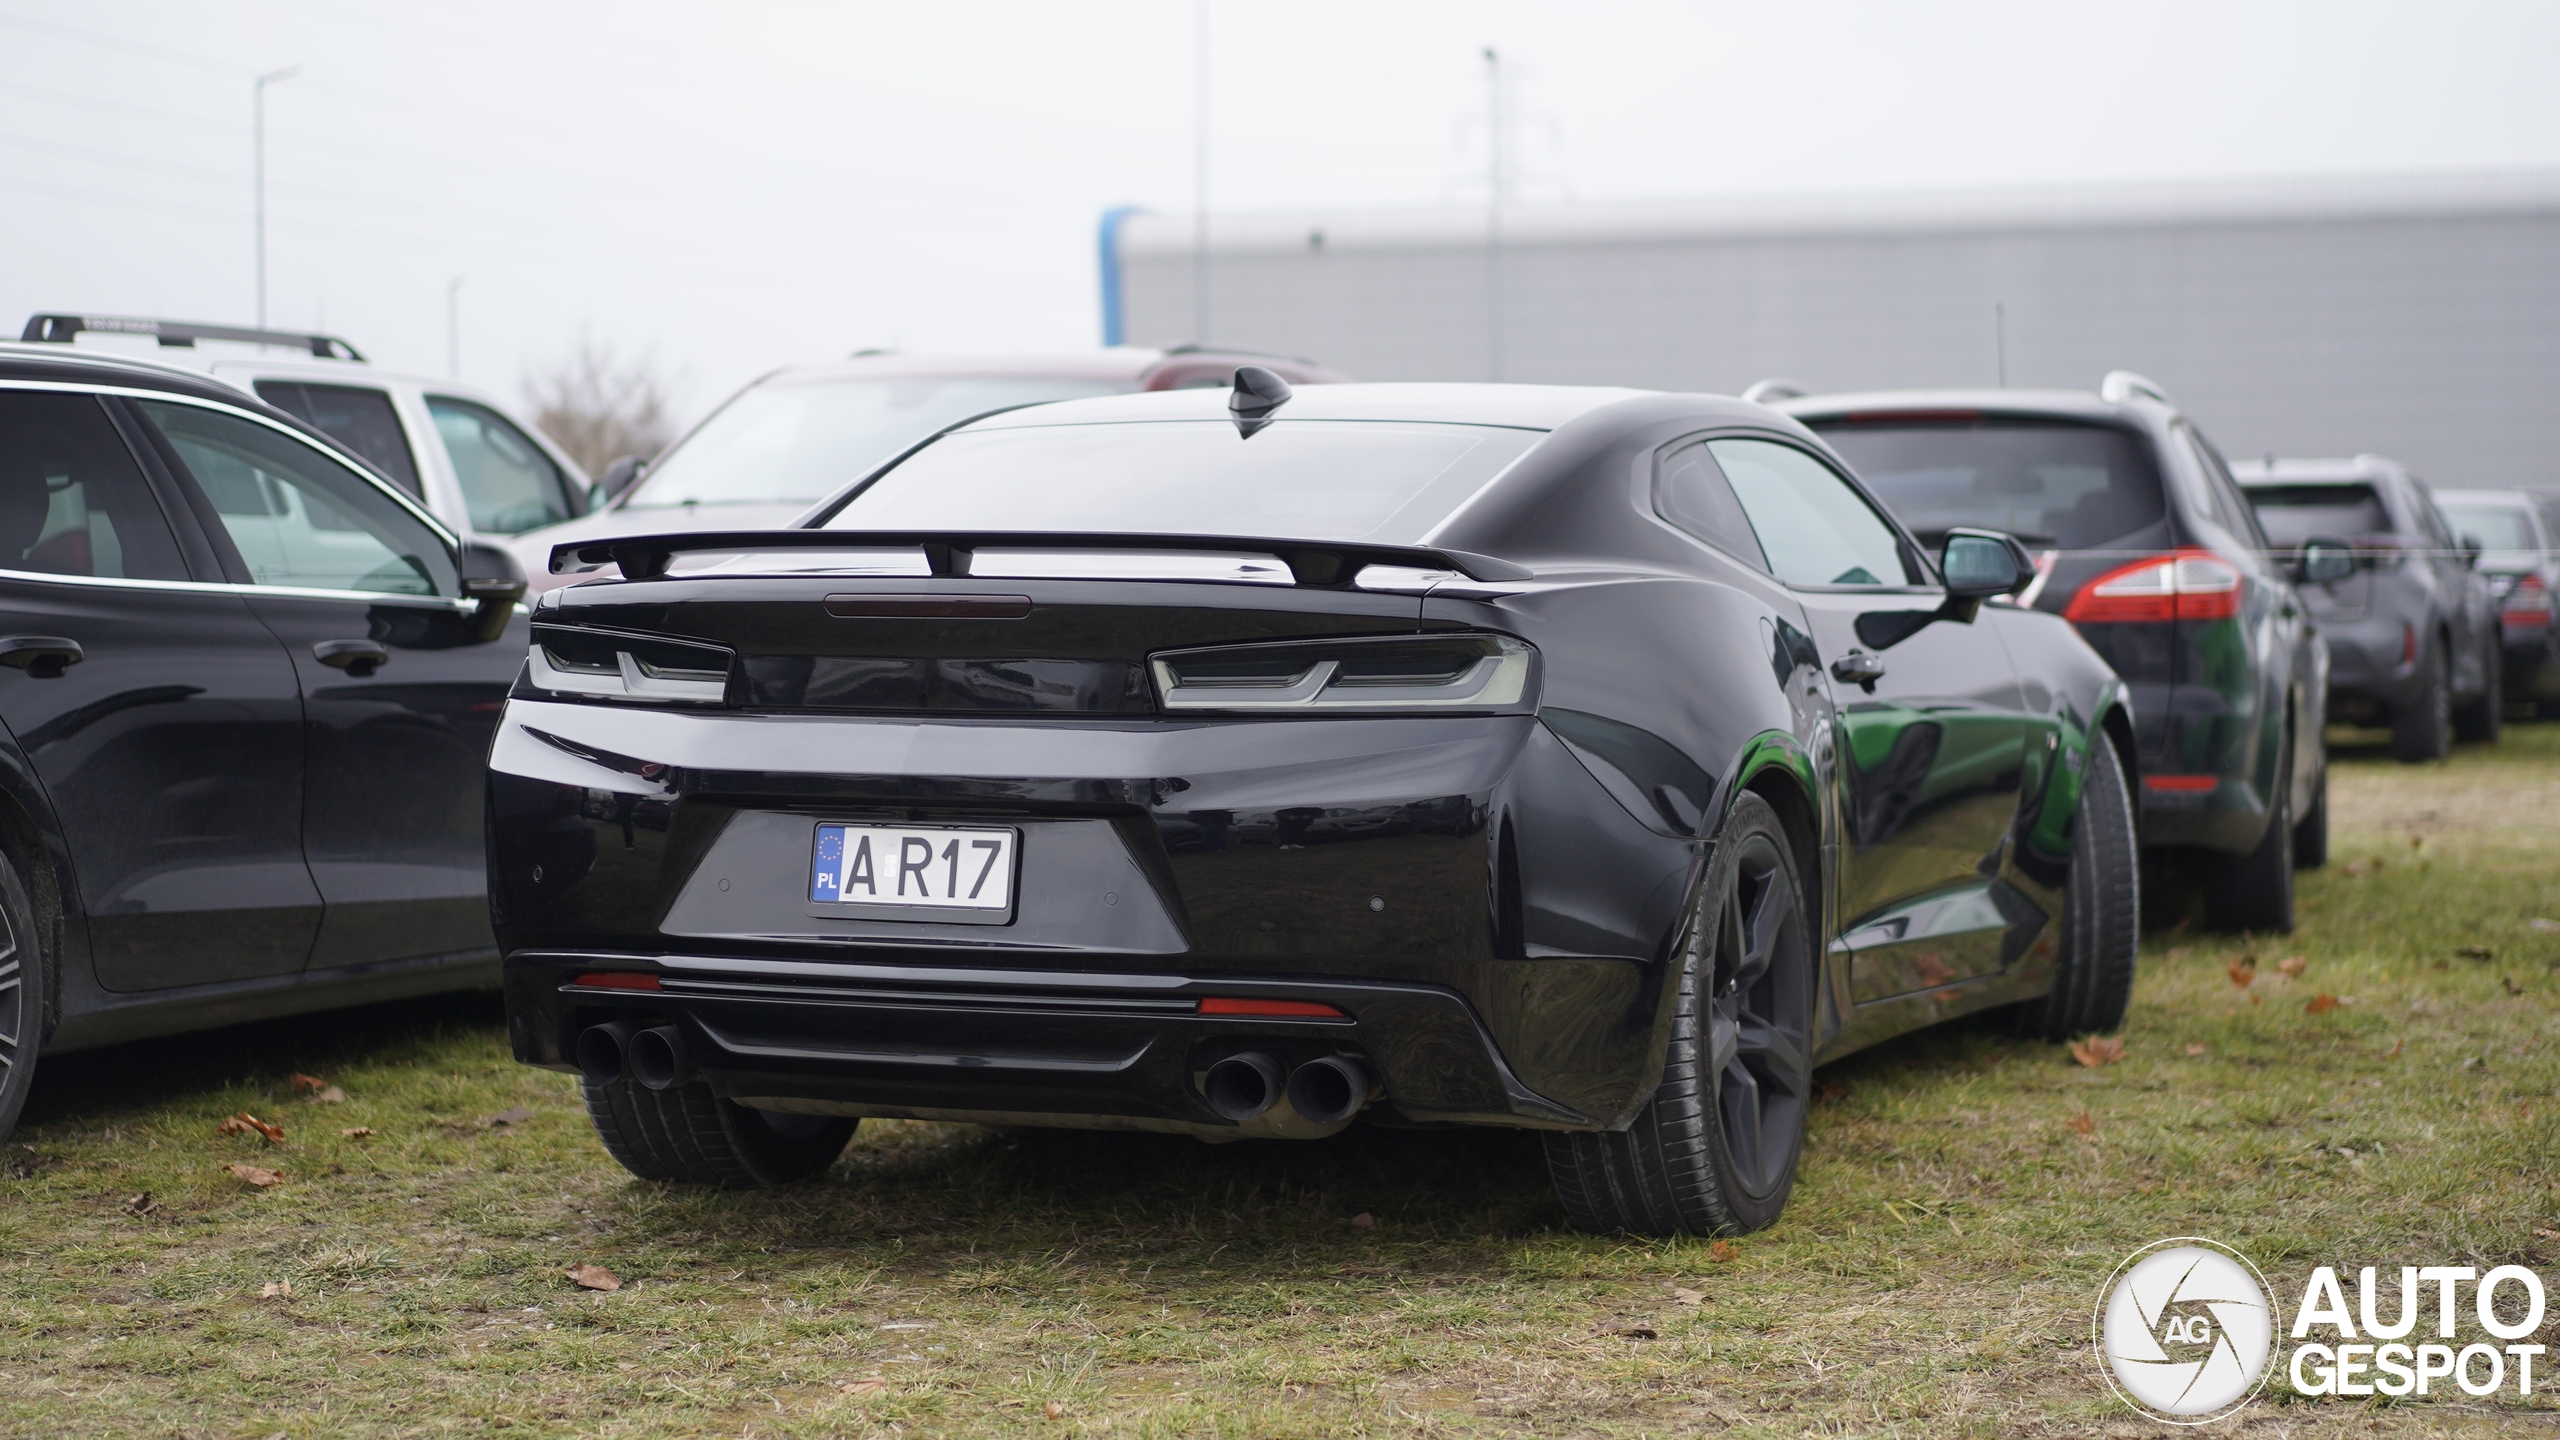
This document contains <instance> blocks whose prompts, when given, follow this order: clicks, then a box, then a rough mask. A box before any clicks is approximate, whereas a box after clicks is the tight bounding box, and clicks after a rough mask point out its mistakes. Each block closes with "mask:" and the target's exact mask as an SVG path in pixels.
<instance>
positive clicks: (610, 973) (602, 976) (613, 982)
mask: <svg viewBox="0 0 2560 1440" xmlns="http://www.w3.org/2000/svg"><path fill="white" fill-rule="evenodd" d="M569 983H570V984H572V985H582V986H585V987H586V988H587V989H590V990H655V989H657V988H659V987H658V977H657V976H655V975H651V974H649V973H647V972H645V971H641V970H591V971H589V972H588V973H586V974H584V975H581V976H579V977H578V978H577V979H575V980H572V981H570V982H569Z"/></svg>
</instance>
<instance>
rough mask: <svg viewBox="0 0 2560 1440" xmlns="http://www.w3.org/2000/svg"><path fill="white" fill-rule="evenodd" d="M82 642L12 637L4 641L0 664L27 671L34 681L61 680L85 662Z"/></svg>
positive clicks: (57, 637) (0, 642) (51, 637)
mask: <svg viewBox="0 0 2560 1440" xmlns="http://www.w3.org/2000/svg"><path fill="white" fill-rule="evenodd" d="M82 658H83V657H82V655H81V653H80V642H79V641H77V640H71V639H66V638H65V637H63V636H60V635H11V636H7V637H5V638H0V665H6V666H9V667H10V668H11V669H15V670H24V671H26V672H27V678H29V679H31V680H58V679H61V678H62V672H63V671H64V670H66V669H68V668H70V667H71V666H74V665H77V664H79V663H80V661H81V659H82Z"/></svg>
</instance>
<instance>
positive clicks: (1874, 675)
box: [1831, 650, 1884, 695]
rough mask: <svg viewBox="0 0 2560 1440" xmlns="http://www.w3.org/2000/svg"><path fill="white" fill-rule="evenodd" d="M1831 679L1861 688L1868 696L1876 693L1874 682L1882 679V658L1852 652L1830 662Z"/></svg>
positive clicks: (1864, 652)
mask: <svg viewBox="0 0 2560 1440" xmlns="http://www.w3.org/2000/svg"><path fill="white" fill-rule="evenodd" d="M1831 678H1832V679H1834V680H1840V681H1844V682H1846V683H1848V684H1851V685H1859V686H1863V687H1865V689H1866V692H1867V693H1868V694H1870V695H1873V694H1874V693H1876V682H1877V681H1879V680H1881V679H1883V678H1884V657H1883V656H1881V655H1870V654H1868V653H1867V652H1866V651H1864V650H1852V651H1850V652H1849V653H1848V654H1846V655H1843V656H1841V657H1840V658H1839V659H1837V660H1834V661H1832V662H1831Z"/></svg>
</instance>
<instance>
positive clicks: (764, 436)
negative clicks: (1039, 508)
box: [624, 375, 1132, 508]
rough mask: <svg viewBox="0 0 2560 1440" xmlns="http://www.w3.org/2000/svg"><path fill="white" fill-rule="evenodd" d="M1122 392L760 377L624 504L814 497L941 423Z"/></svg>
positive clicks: (1038, 381)
mask: <svg viewBox="0 0 2560 1440" xmlns="http://www.w3.org/2000/svg"><path fill="white" fill-rule="evenodd" d="M1130 388H1132V387H1131V385H1130V384H1128V383H1124V382H1120V381H1115V380H1082V379H1070V378H1066V377H1063V376H1052V375H898V376H888V377H880V376H873V377H866V378H862V379H842V378H835V379H817V380H770V381H767V382H765V383H764V384H762V385H755V386H750V387H749V388H747V389H746V390H743V391H741V392H739V394H738V396H737V398H735V399H733V400H731V401H730V402H729V403H728V404H726V405H723V406H721V407H720V409H719V410H718V411H716V412H714V413H713V414H712V416H711V418H710V419H708V420H705V421H703V422H702V425H701V427H700V428H699V429H696V430H695V431H694V432H693V433H692V434H691V435H688V436H686V437H685V439H684V441H683V443H681V444H679V445H678V446H676V448H675V449H674V450H672V451H670V452H669V453H668V454H667V455H666V457H665V458H664V459H662V460H660V461H658V463H657V464H656V465H654V466H652V467H650V470H649V473H648V475H647V477H646V478H644V479H642V480H641V482H640V484H639V485H638V487H636V488H635V489H633V491H632V492H631V498H630V499H629V500H628V501H626V502H624V503H625V504H627V505H629V506H631V507H633V508H645V507H650V506H659V505H736V504H752V503H757V502H763V503H767V504H771V503H775V502H789V501H794V500H796V501H801V502H804V503H805V502H808V501H812V500H818V499H823V498H824V497H826V496H827V495H829V494H832V493H833V492H835V491H836V490H839V489H841V488H843V487H844V486H847V485H850V484H852V483H853V482H854V481H856V480H859V479H861V478H862V477H863V476H865V475H867V474H869V473H870V472H871V471H872V470H873V469H875V468H876V467H878V466H879V465H880V464H881V463H882V462H883V461H886V460H887V459H889V458H890V457H891V456H893V455H895V454H897V453H898V452H899V451H901V450H904V449H906V448H907V447H908V446H910V445H913V444H914V443H916V442H917V441H919V440H921V439H923V438H924V437H926V436H928V435H930V434H932V433H933V432H934V431H936V430H939V429H941V428H942V427H944V426H946V425H956V424H958V423H960V422H961V421H963V420H966V419H968V418H969V417H970V416H972V415H984V414H985V413H987V412H988V411H990V410H1002V409H1005V408H1006V407H1008V406H1013V405H1036V404H1039V403H1040V402H1042V401H1047V400H1081V399H1084V398H1086V397H1088V396H1093V395H1113V394H1118V393H1119V392H1121V391H1124V390H1127V389H1130Z"/></svg>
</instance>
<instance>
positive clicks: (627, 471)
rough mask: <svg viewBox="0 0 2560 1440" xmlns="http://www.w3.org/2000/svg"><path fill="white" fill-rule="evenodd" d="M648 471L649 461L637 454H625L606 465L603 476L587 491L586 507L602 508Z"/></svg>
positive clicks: (592, 508)
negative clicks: (592, 488)
mask: <svg viewBox="0 0 2560 1440" xmlns="http://www.w3.org/2000/svg"><path fill="white" fill-rule="evenodd" d="M648 473H649V462H648V461H647V460H644V459H642V458H641V457H639V456H637V455H625V456H623V457H622V458H621V459H619V460H616V461H614V462H613V463H612V464H610V465H607V466H606V467H604V475H603V477H602V478H601V479H599V480H597V481H596V488H595V489H594V490H592V491H590V492H588V500H587V509H588V510H590V511H596V510H601V509H603V508H604V507H605V506H606V505H607V504H609V503H610V502H611V501H612V500H613V499H614V498H615V497H616V496H619V495H620V494H621V493H622V492H623V491H625V490H628V489H630V488H631V487H632V486H634V485H637V484H639V483H640V477H641V476H643V475H646V474H648Z"/></svg>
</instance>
